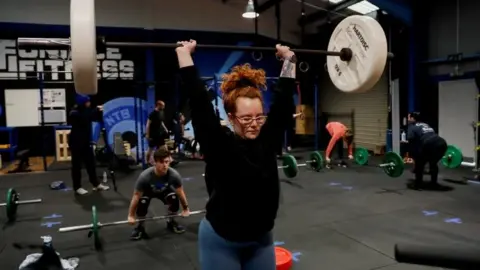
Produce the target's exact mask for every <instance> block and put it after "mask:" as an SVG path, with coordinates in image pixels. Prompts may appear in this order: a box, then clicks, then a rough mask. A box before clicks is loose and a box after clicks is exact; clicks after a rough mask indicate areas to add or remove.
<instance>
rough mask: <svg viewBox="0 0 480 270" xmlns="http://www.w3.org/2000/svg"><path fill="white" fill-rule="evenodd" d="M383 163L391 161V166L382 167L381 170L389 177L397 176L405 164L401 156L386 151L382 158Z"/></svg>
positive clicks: (401, 172)
mask: <svg viewBox="0 0 480 270" xmlns="http://www.w3.org/2000/svg"><path fill="white" fill-rule="evenodd" d="M383 163H384V164H389V163H393V166H385V167H383V171H384V172H385V174H387V175H388V176H390V177H399V176H401V175H402V174H403V170H404V169H405V166H404V165H405V164H404V163H403V159H402V157H401V156H400V155H399V154H397V153H395V152H387V153H386V154H385V157H384V158H383Z"/></svg>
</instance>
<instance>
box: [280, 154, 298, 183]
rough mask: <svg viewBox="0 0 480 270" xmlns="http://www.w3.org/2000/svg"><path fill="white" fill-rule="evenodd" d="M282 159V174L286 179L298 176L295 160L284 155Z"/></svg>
mask: <svg viewBox="0 0 480 270" xmlns="http://www.w3.org/2000/svg"><path fill="white" fill-rule="evenodd" d="M282 159H283V163H282V165H283V173H284V174H285V176H286V177H288V178H293V177H295V176H297V174H298V166H297V160H296V159H295V157H294V156H292V155H288V154H285V155H283V157H282Z"/></svg>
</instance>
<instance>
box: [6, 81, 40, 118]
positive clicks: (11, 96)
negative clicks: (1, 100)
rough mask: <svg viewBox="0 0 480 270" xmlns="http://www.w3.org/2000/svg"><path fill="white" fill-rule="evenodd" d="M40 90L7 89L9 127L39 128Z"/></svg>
mask: <svg viewBox="0 0 480 270" xmlns="http://www.w3.org/2000/svg"><path fill="white" fill-rule="evenodd" d="M38 92H39V90H38V89H5V114H6V118H7V127H32V126H38V104H39V103H40V95H39V94H38Z"/></svg>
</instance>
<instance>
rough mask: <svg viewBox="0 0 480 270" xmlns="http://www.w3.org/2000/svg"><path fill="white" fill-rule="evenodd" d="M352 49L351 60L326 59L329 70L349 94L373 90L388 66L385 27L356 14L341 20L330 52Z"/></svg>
mask: <svg viewBox="0 0 480 270" xmlns="http://www.w3.org/2000/svg"><path fill="white" fill-rule="evenodd" d="M342 48H349V49H351V50H352V54H353V55H352V59H351V60H350V61H348V62H347V61H343V60H342V59H340V57H327V70H328V74H329V75H330V79H331V80H332V82H333V84H334V85H335V87H337V88H338V89H339V90H340V91H343V92H347V93H354V92H355V93H361V92H365V91H368V90H370V89H372V87H373V86H374V85H375V84H376V83H377V82H378V80H380V78H381V76H382V74H383V72H384V70H385V65H386V63H387V56H388V47H387V38H386V36H385V32H384V31H383V28H382V26H381V25H380V24H379V23H378V22H377V21H376V20H375V19H373V18H371V17H369V16H360V15H353V16H349V17H347V18H345V19H344V20H342V21H341V22H340V23H339V24H338V25H337V27H335V30H334V31H333V33H332V36H331V37H330V41H329V43H328V50H329V51H340V50H341V49H342Z"/></svg>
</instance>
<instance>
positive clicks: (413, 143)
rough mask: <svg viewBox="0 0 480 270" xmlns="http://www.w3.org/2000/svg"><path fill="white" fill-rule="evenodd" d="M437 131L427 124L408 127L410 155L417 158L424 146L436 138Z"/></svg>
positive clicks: (417, 123)
mask: <svg viewBox="0 0 480 270" xmlns="http://www.w3.org/2000/svg"><path fill="white" fill-rule="evenodd" d="M436 136H437V134H436V133H435V130H434V129H433V128H431V127H430V126H429V125H428V124H427V123H423V122H414V123H410V124H409V125H408V131H407V140H408V148H409V153H410V155H411V156H412V157H413V158H415V157H416V156H418V155H419V151H420V149H421V148H422V146H423V144H424V143H425V142H426V141H427V140H429V139H430V138H433V137H436Z"/></svg>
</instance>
